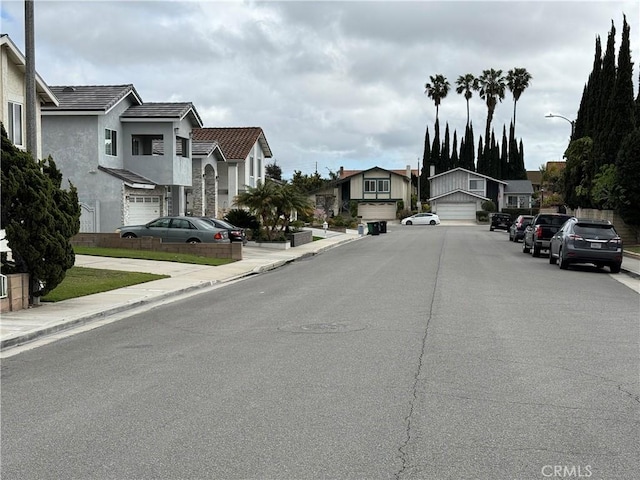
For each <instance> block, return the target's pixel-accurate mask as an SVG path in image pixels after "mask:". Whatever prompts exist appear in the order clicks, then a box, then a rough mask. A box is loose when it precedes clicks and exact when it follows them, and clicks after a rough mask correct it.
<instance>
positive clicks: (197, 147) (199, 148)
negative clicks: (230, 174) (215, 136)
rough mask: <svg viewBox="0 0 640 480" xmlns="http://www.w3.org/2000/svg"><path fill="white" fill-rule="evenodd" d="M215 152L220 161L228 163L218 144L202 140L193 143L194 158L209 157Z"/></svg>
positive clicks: (192, 153)
mask: <svg viewBox="0 0 640 480" xmlns="http://www.w3.org/2000/svg"><path fill="white" fill-rule="evenodd" d="M214 152H215V154H216V157H218V160H220V161H222V162H226V161H227V159H226V158H225V156H224V153H223V152H222V149H221V148H220V145H219V144H218V142H214V141H202V140H198V141H195V140H194V141H192V142H191V155H192V156H194V157H208V156H209V155H211V154H213V153H214Z"/></svg>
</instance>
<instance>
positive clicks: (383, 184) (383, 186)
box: [378, 180, 391, 193]
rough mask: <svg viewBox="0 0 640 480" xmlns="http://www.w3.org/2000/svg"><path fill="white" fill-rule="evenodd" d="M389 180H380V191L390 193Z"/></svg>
mask: <svg viewBox="0 0 640 480" xmlns="http://www.w3.org/2000/svg"><path fill="white" fill-rule="evenodd" d="M390 191H391V189H390V188H389V180H378V192H382V193H389V192H390Z"/></svg>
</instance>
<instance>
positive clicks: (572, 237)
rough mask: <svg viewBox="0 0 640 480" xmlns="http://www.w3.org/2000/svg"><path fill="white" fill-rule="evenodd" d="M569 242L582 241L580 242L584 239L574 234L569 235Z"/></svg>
mask: <svg viewBox="0 0 640 480" xmlns="http://www.w3.org/2000/svg"><path fill="white" fill-rule="evenodd" d="M569 240H573V241H576V240H582V241H584V238H582V237H581V236H580V235H576V234H575V233H572V234H571V235H569Z"/></svg>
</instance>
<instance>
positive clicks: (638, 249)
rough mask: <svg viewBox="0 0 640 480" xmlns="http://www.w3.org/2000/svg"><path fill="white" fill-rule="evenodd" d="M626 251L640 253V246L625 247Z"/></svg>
mask: <svg viewBox="0 0 640 480" xmlns="http://www.w3.org/2000/svg"><path fill="white" fill-rule="evenodd" d="M624 249H625V250H626V251H628V252H633V253H640V245H634V246H633V247H627V246H625V247H624Z"/></svg>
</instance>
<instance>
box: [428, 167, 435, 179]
mask: <svg viewBox="0 0 640 480" xmlns="http://www.w3.org/2000/svg"><path fill="white" fill-rule="evenodd" d="M435 174H436V166H435V165H429V176H430V177H433V176H434V175H435Z"/></svg>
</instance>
